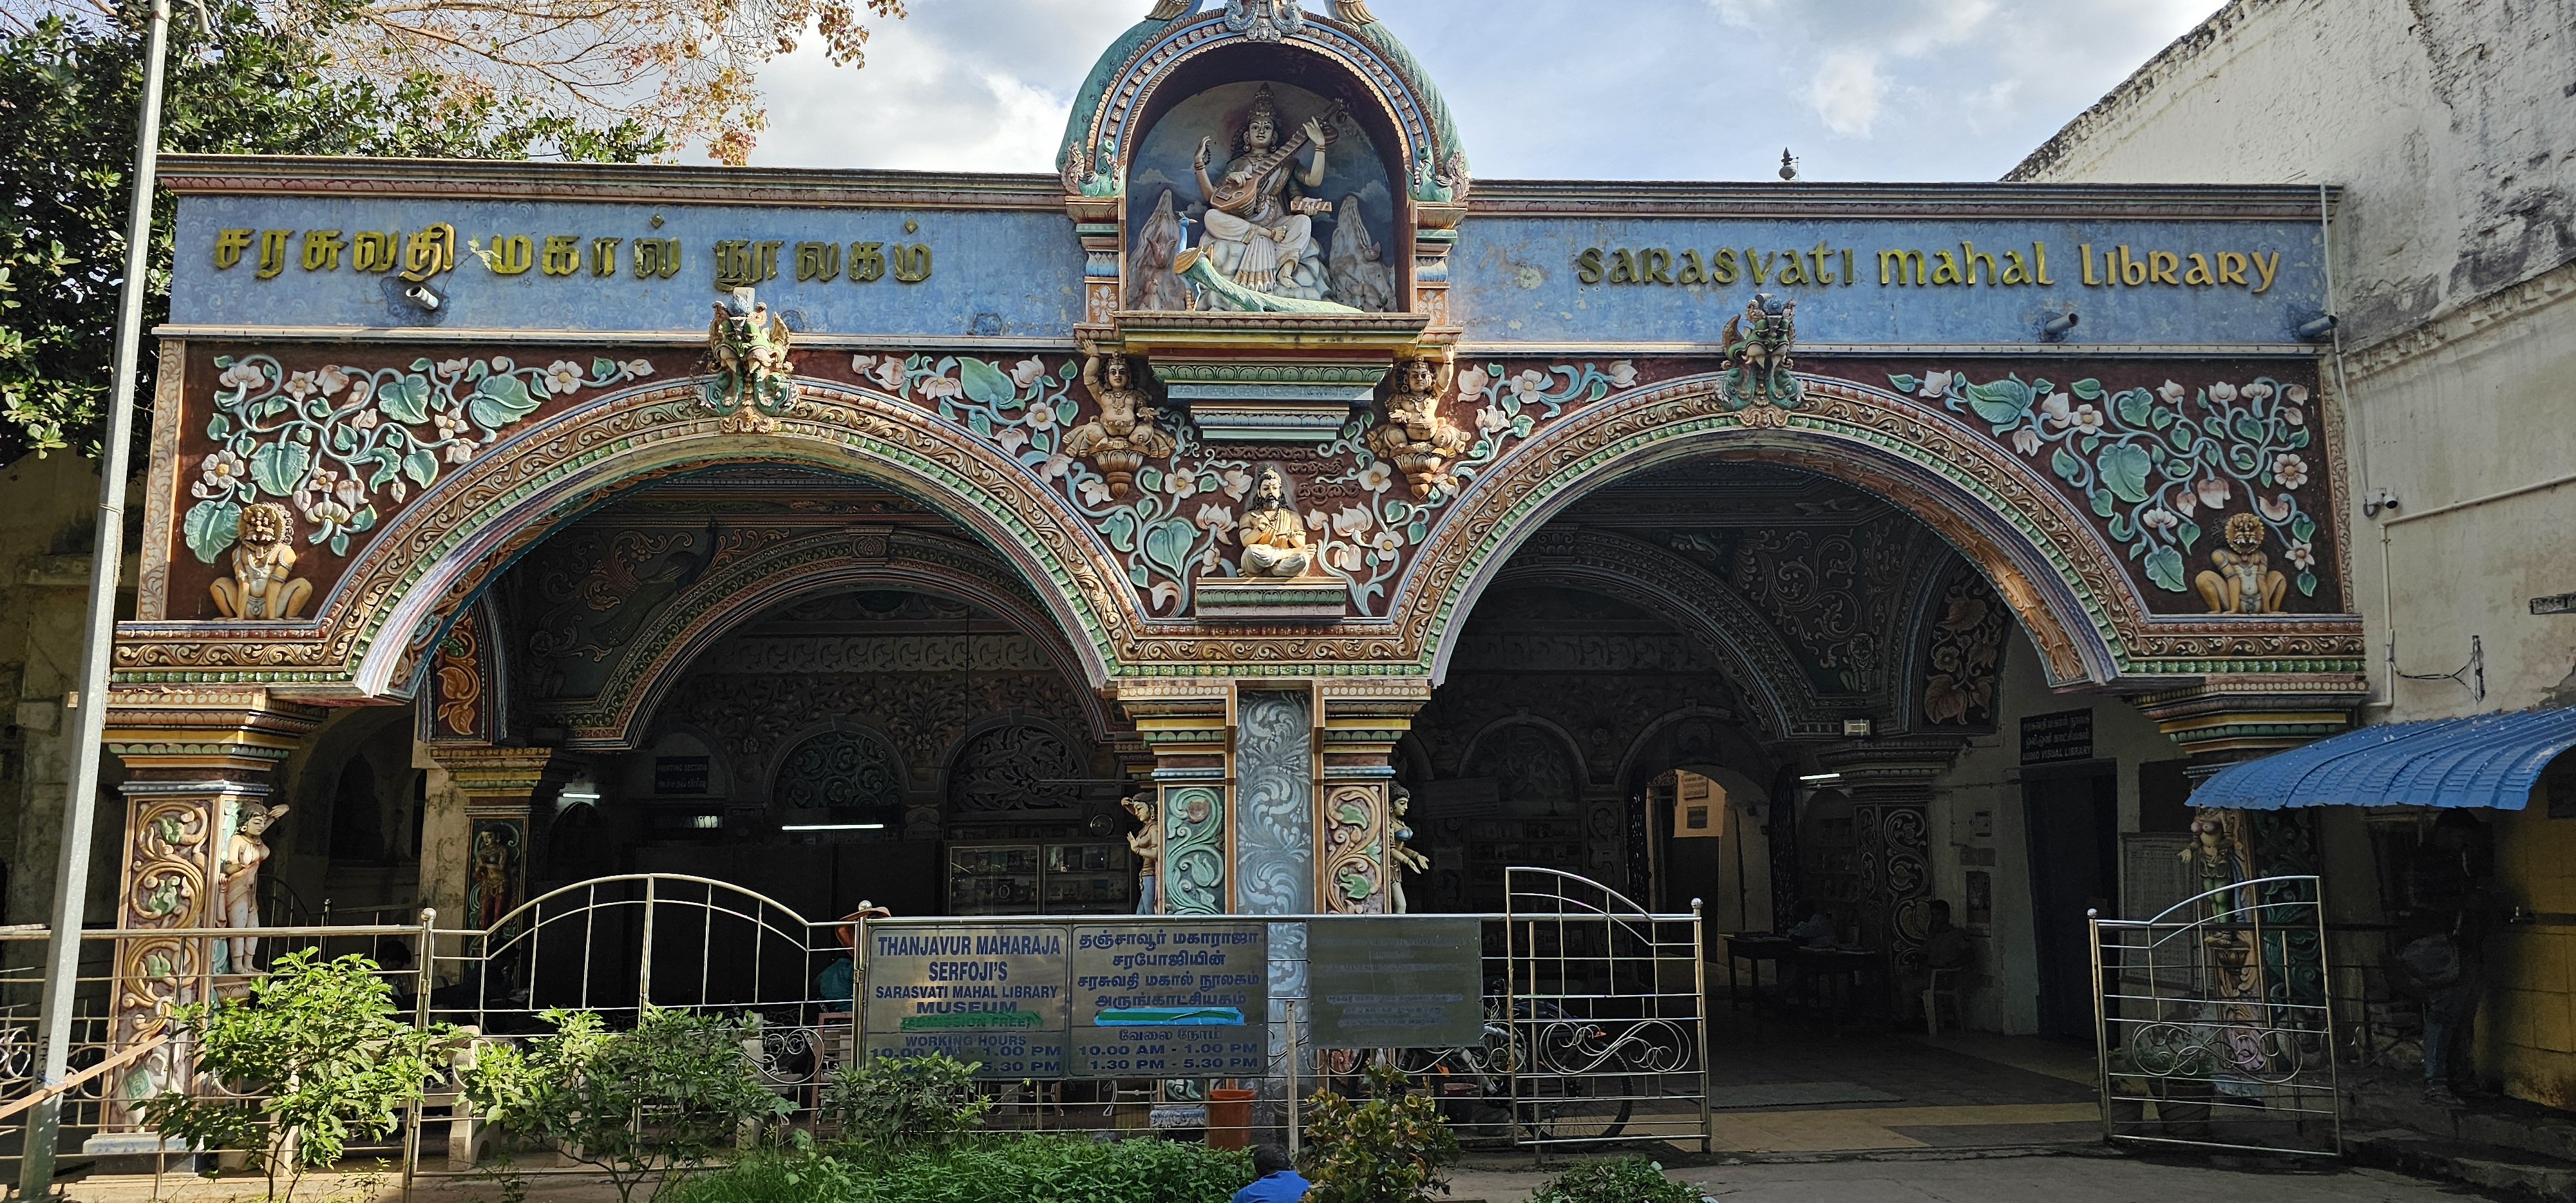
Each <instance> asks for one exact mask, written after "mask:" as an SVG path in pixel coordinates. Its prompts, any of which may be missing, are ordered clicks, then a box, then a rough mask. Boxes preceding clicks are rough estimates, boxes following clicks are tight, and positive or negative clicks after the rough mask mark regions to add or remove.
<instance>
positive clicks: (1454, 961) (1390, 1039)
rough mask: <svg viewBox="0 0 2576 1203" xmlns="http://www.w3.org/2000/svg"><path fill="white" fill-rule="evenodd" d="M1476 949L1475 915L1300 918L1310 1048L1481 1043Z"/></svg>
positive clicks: (1480, 936)
mask: <svg viewBox="0 0 2576 1203" xmlns="http://www.w3.org/2000/svg"><path fill="white" fill-rule="evenodd" d="M1483 949H1484V930H1483V925H1482V924H1481V923H1480V922H1479V921H1478V920H1474V919H1422V918H1412V917H1403V918H1397V917H1392V916H1365V917H1353V918H1348V919H1315V920H1310V921H1308V922H1307V924H1306V972H1307V975H1308V976H1307V992H1308V994H1309V996H1310V997H1311V998H1312V999H1313V1000H1314V1001H1313V1004H1312V1006H1313V1009H1312V1011H1311V1014H1312V1015H1313V1017H1314V1018H1313V1025H1312V1030H1313V1032H1314V1044H1315V1047H1317V1048H1452V1047H1457V1046H1460V1045H1472V1044H1476V1043H1479V1042H1481V1041H1482V1040H1484V1038H1485V989H1484V976H1483V973H1484V960H1483Z"/></svg>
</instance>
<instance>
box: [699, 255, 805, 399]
mask: <svg viewBox="0 0 2576 1203" xmlns="http://www.w3.org/2000/svg"><path fill="white" fill-rule="evenodd" d="M715 311H716V314H715V320H713V321H711V322H708V323H707V355H706V367H707V370H708V371H709V372H710V373H711V377H712V378H711V379H709V380H708V381H707V403H708V404H709V405H712V406H714V407H715V409H716V412H718V413H721V414H723V415H724V416H725V420H724V423H723V427H724V430H725V432H726V433H728V434H734V433H739V432H742V431H760V432H768V431H773V430H776V429H778V418H779V415H781V414H783V413H785V412H786V410H787V402H788V400H789V399H790V398H791V397H793V396H794V395H795V388H794V386H792V385H791V384H790V383H789V382H788V375H789V374H790V373H792V372H794V371H795V370H796V365H795V364H794V363H793V362H790V361H789V359H788V358H787V356H788V353H789V351H791V350H792V349H793V342H794V339H793V336H791V335H790V334H789V332H788V329H787V322H786V320H785V319H783V318H781V317H779V316H778V315H776V314H773V313H771V312H770V311H769V305H768V303H767V302H765V301H760V300H757V299H755V298H754V297H753V296H752V290H751V289H748V288H737V289H734V290H733V295H732V296H730V297H728V298H726V299H725V300H722V301H718V302H716V304H715Z"/></svg>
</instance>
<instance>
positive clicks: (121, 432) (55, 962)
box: [18, 0, 170, 1199]
mask: <svg viewBox="0 0 2576 1203" xmlns="http://www.w3.org/2000/svg"><path fill="white" fill-rule="evenodd" d="M151 3H152V17H151V29H150V32H149V34H148V35H147V36H146V38H145V46H144V51H143V104H142V111H141V112H140V113H138V114H137V115H136V116H135V120H134V203H133V207H132V210H131V212H130V214H129V219H128V221H127V223H126V228H125V282H124V286H123V287H122V289H120V290H119V292H118V294H117V306H116V360H115V372H116V375H115V378H114V380H113V381H112V383H111V384H110V387H109V389H108V399H107V432H106V434H104V435H103V436H101V437H102V439H103V441H102V442H101V444H100V446H99V464H98V469H99V471H98V475H99V483H98V542H97V545H96V547H95V548H94V549H93V550H92V551H91V553H90V569H89V627H88V636H89V637H88V640H87V641H86V643H85V644H84V645H83V646H82V648H81V673H80V680H79V682H78V683H77V685H76V687H75V688H74V689H73V690H72V692H71V696H69V697H67V698H65V699H63V706H64V709H66V710H69V711H70V712H71V716H72V724H71V726H72V729H71V731H70V733H69V734H70V737H71V741H72V746H71V753H72V766H71V768H72V772H71V777H72V780H71V785H70V787H69V788H68V789H67V790H65V791H64V795H63V822H62V835H63V849H62V864H61V866H60V868H59V869H58V870H57V871H56V873H55V876H54V918H53V933H54V935H53V939H52V941H51V942H49V943H47V944H46V945H45V993H44V999H43V1009H42V1012H41V1018H40V1019H39V1020H38V1029H39V1033H40V1036H39V1038H40V1039H41V1040H42V1042H43V1045H44V1052H43V1056H44V1064H43V1067H42V1073H43V1079H42V1083H41V1086H40V1088H42V1089H54V1088H57V1087H59V1086H60V1084H61V1082H62V1080H63V1079H64V1078H65V1077H66V1076H68V1075H69V1074H70V1072H71V1040H72V1005H73V997H72V996H73V994H74V992H75V990H76V989H77V988H78V987H79V985H80V954H81V939H80V936H81V910H82V903H83V902H84V901H85V900H86V898H87V896H88V894H89V847H90V840H91V837H92V834H93V830H92V829H93V828H94V827H95V826H96V824H95V823H94V822H93V820H94V819H95V817H96V815H97V812H98V761H99V756H100V755H101V752H102V748H101V747H100V743H101V741H102V739H103V738H104V737H105V735H106V732H107V667H108V658H109V655H110V654H111V653H112V652H113V650H114V648H115V645H116V585H117V579H116V578H117V570H118V569H119V568H120V567H121V566H122V562H123V560H124V558H125V477H126V472H127V460H128V458H129V457H128V455H127V454H126V448H127V446H128V445H130V444H131V443H132V442H133V441H134V377H135V366H136V360H137V359H138V357H139V356H140V355H141V347H142V343H143V292H144V289H146V288H147V287H149V286H150V283H151V266H152V265H151V255H152V175H153V170H154V168H155V167H156V166H157V161H158V158H159V155H160V149H161V80H162V72H163V63H162V60H163V59H164V58H165V57H166V56H167V52H168V49H169V43H170V0H151ZM62 1109H63V1099H62V1095H60V1094H59V1093H57V1094H54V1095H51V1096H49V1097H47V1098H46V1099H45V1101H44V1102H41V1103H38V1104H37V1105H36V1107H35V1109H34V1110H33V1111H32V1112H30V1113H29V1115H28V1117H27V1140H26V1145H25V1157H24V1158H23V1160H22V1161H21V1162H20V1165H19V1175H18V1192H19V1197H21V1198H27V1199H42V1198H45V1197H47V1196H49V1195H51V1194H52V1193H53V1183H54V1152H55V1148H54V1146H55V1145H56V1144H58V1143H59V1142H60V1141H61V1131H62Z"/></svg>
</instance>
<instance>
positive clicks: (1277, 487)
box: [1235, 464, 1315, 579]
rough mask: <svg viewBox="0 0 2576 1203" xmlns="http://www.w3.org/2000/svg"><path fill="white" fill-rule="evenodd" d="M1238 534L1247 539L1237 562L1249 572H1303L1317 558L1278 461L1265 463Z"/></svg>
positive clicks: (1276, 575)
mask: <svg viewBox="0 0 2576 1203" xmlns="http://www.w3.org/2000/svg"><path fill="white" fill-rule="evenodd" d="M1235 536H1236V537H1237V538H1239V539H1241V540H1242V541H1243V558H1242V559H1241V560H1240V561H1238V562H1237V565H1236V566H1237V567H1239V568H1240V569H1242V571H1243V575H1245V576H1250V577H1270V578H1274V579H1277V578H1286V577H1296V576H1303V575H1305V573H1306V568H1307V566H1308V565H1310V564H1313V563H1314V562H1315V553H1314V549H1313V548H1312V546H1311V545H1309V544H1308V543H1307V541H1306V522H1305V520H1304V519H1302V518H1299V517H1298V516H1297V511H1296V510H1295V509H1294V508H1293V507H1291V506H1290V505H1289V504H1288V483H1287V480H1286V478H1285V477H1283V476H1281V475H1280V473H1279V469H1278V467H1277V466H1276V465H1270V464H1265V465H1263V466H1262V469H1261V476H1260V478H1259V479H1258V480H1257V481H1256V482H1255V483H1254V484H1253V486H1252V500H1251V502H1250V503H1249V504H1247V505H1245V506H1244V507H1243V518H1242V521H1241V522H1240V523H1239V524H1238V525H1237V526H1236V527H1235Z"/></svg>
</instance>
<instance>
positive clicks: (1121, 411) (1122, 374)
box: [1064, 355, 1175, 500]
mask: <svg viewBox="0 0 2576 1203" xmlns="http://www.w3.org/2000/svg"><path fill="white" fill-rule="evenodd" d="M1134 371H1135V369H1134V368H1133V367H1132V366H1131V365H1130V364H1129V362H1128V360H1127V357H1126V356H1124V355H1112V356H1110V357H1109V362H1108V363H1107V364H1105V365H1104V364H1102V363H1101V361H1100V356H1098V355H1093V356H1091V357H1089V358H1087V359H1085V360H1083V362H1082V383H1083V386H1084V387H1086V388H1088V389H1090V390H1091V395H1092V397H1093V398H1094V399H1096V400H1098V401H1099V402H1100V412H1099V413H1098V414H1097V415H1095V416H1093V417H1092V419H1091V420H1090V421H1087V422H1084V423H1083V424H1082V425H1080V426H1076V427H1074V428H1073V429H1072V430H1070V431H1067V432H1066V433H1065V436H1064V453H1065V454H1066V455H1078V456H1081V457H1083V458H1085V459H1088V460H1090V461H1091V464H1092V466H1093V467H1095V468H1098V469H1099V470H1100V474H1101V475H1102V476H1104V477H1107V478H1108V480H1109V496H1110V497H1112V498H1114V499H1121V500H1123V499H1125V497H1126V496H1127V492H1128V489H1129V487H1130V486H1132V485H1133V484H1134V483H1135V480H1136V469H1137V468H1139V467H1142V466H1143V465H1144V463H1145V461H1146V460H1147V459H1161V458H1162V457H1164V456H1166V455H1170V454H1171V453H1172V448H1173V446H1174V445H1175V444H1174V442H1173V439H1172V436H1170V435H1168V434H1165V433H1163V432H1162V431H1161V430H1160V429H1157V428H1156V427H1155V425H1154V397H1153V394H1151V393H1148V392H1146V391H1145V390H1143V389H1140V388H1136V387H1133V380H1134Z"/></svg>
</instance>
